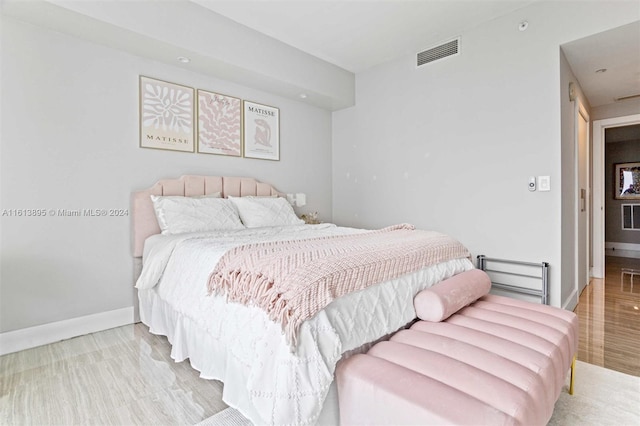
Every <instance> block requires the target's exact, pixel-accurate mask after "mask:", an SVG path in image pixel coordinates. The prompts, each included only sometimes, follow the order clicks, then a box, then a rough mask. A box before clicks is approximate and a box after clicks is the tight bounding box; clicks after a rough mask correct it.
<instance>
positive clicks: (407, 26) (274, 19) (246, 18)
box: [191, 0, 539, 73]
mask: <svg viewBox="0 0 640 426" xmlns="http://www.w3.org/2000/svg"><path fill="white" fill-rule="evenodd" d="M191 1H192V2H194V3H197V4H199V5H201V6H203V7H206V8H208V9H210V10H212V11H214V12H216V13H218V14H220V15H223V16H226V17H227V18H229V19H232V20H234V21H236V22H238V23H240V24H243V25H245V26H247V27H249V28H252V29H254V30H256V31H259V32H261V33H263V34H266V35H268V36H271V37H273V38H275V39H277V40H280V41H282V42H284V43H286V44H289V45H291V46H293V47H296V48H298V49H300V50H303V51H305V52H307V53H310V54H312V55H314V56H317V57H318V58H320V59H323V60H325V61H327V62H331V63H332V64H335V65H338V66H339V67H342V68H344V69H346V70H348V71H351V72H353V73H358V72H361V71H364V70H366V69H368V68H370V67H373V66H375V65H378V64H381V63H383V62H387V61H390V60H392V59H395V58H397V57H400V56H404V55H407V54H415V53H417V52H419V51H422V50H425V49H427V48H430V47H432V46H434V45H436V44H438V43H439V42H442V41H448V39H451V38H454V37H456V36H457V35H459V33H461V32H462V31H465V30H468V29H470V28H473V27H475V26H477V25H480V24H481V23H484V22H486V21H490V20H492V19H495V18H497V17H500V16H503V15H506V14H508V13H511V12H513V11H515V10H517V9H520V8H523V7H525V6H527V5H529V4H531V3H534V2H535V1H539V0H533V1H532V0H528V1H518V0H508V1H505V0H501V1H491V0H487V1H477V0H473V1H468V0H466V1H465V0H455V1H451V0H450V1H433V0H430V1H425V0H422V1H420V0H417V1H416V0H414V1H411V0H351V1H349V0H342V1H331V0H267V1H265V0H191Z"/></svg>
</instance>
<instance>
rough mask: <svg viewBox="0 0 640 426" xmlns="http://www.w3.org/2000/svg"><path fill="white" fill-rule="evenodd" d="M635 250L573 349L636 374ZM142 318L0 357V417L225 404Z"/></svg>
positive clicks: (163, 416)
mask: <svg viewBox="0 0 640 426" xmlns="http://www.w3.org/2000/svg"><path fill="white" fill-rule="evenodd" d="M623 267H626V268H634V269H640V259H629V258H613V257H607V275H606V278H605V279H604V280H594V281H593V282H592V283H591V285H589V286H588V287H587V288H586V289H585V290H584V292H583V294H582V295H581V296H580V302H579V304H578V306H577V308H576V313H577V314H578V316H579V318H580V343H579V352H578V359H580V360H581V361H584V362H588V363H592V364H596V365H599V366H603V367H606V368H609V369H613V370H617V371H621V372H624V373H627V374H633V375H636V376H640V355H639V354H640V310H639V309H637V308H638V307H640V277H635V278H634V281H635V282H634V288H633V291H631V288H630V287H631V285H630V277H629V276H625V280H624V281H623V282H622V283H621V281H620V269H621V268H623ZM170 352H171V348H170V345H169V344H168V342H167V339H166V338H165V337H162V336H154V335H152V334H150V333H149V330H148V328H147V327H146V326H144V325H142V324H135V325H128V326H124V327H118V328H115V329H112V330H106V331H103V332H100V333H94V334H89V335H86V336H81V337H77V338H74V339H69V340H65V341H62V342H58V343H53V344H50V345H46V346H41V347H38V348H33V349H29V350H25V351H21V352H17V353H14V354H8V355H4V356H2V357H0V425H88V424H104V425H107V424H111V425H129V424H141V425H158V424H172V425H182V424H184V425H193V424H196V423H198V422H200V421H202V420H204V419H206V418H208V417H209V416H211V415H213V414H215V413H217V412H218V411H220V410H222V409H224V408H225V407H226V405H225V404H224V403H223V402H222V400H221V399H222V384H221V383H220V382H218V381H215V380H203V379H201V378H199V377H198V373H197V371H195V370H194V369H193V368H191V366H190V365H189V362H188V361H186V362H181V363H175V362H174V361H173V360H172V359H171V357H170Z"/></svg>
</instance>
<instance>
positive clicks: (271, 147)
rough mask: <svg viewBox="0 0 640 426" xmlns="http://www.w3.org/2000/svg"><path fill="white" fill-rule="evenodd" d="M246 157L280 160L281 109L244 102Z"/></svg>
mask: <svg viewBox="0 0 640 426" xmlns="http://www.w3.org/2000/svg"><path fill="white" fill-rule="evenodd" d="M242 105H243V111H244V131H243V134H244V156H245V157H246V158H259V159H262V160H276V161H277V160H280V109H278V108H275V107H272V106H268V105H262V104H257V103H255V102H250V101H243V102H242Z"/></svg>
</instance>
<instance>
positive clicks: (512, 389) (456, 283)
mask: <svg viewBox="0 0 640 426" xmlns="http://www.w3.org/2000/svg"><path fill="white" fill-rule="evenodd" d="M490 286H491V282H490V280H489V277H488V276H487V275H486V274H485V273H484V272H482V271H480V270H472V271H468V272H464V273H462V274H459V275H456V276H455V277H452V278H450V279H448V280H445V281H443V282H441V283H439V284H437V285H435V286H433V287H432V288H430V289H427V290H424V291H423V292H422V293H420V294H419V295H418V296H416V299H415V307H416V312H417V314H418V317H419V318H422V319H427V320H428V321H425V320H423V321H418V322H416V323H415V324H413V326H411V328H409V329H406V330H402V331H399V332H397V333H395V334H394V335H393V336H392V337H391V339H390V340H389V341H386V342H380V343H378V344H376V345H375V346H373V347H372V348H371V349H370V350H369V352H368V353H367V354H362V355H355V356H353V357H351V358H349V359H347V360H345V361H344V362H343V363H341V364H340V365H339V367H338V369H337V371H336V377H337V384H338V395H339V401H340V421H341V424H343V425H352V424H366V425H373V424H394V425H396V424H419V425H428V424H448V425H454V424H470V425H471V424H472V425H481V424H484V425H499V424H513V425H546V424H547V422H548V421H549V419H550V418H551V415H552V413H553V408H554V405H555V402H556V400H557V399H558V397H559V396H560V392H561V391H562V388H563V386H564V383H565V378H566V374H567V372H568V371H569V370H571V375H572V376H571V383H572V385H571V388H570V393H572V392H573V368H574V365H575V354H576V350H577V339H578V322H577V317H576V315H575V314H574V313H573V312H569V311H566V310H563V309H559V308H554V307H550V306H546V305H539V304H536V303H529V302H524V301H520V300H516V299H510V298H506V297H500V296H493V295H488V294H487V293H488V290H489V288H490ZM476 299H477V300H476ZM467 305H468V306H467Z"/></svg>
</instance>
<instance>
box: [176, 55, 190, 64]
mask: <svg viewBox="0 0 640 426" xmlns="http://www.w3.org/2000/svg"><path fill="white" fill-rule="evenodd" d="M177 59H178V62H182V63H183V64H188V63H189V62H191V59H189V58H187V57H184V56H178V58H177Z"/></svg>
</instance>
